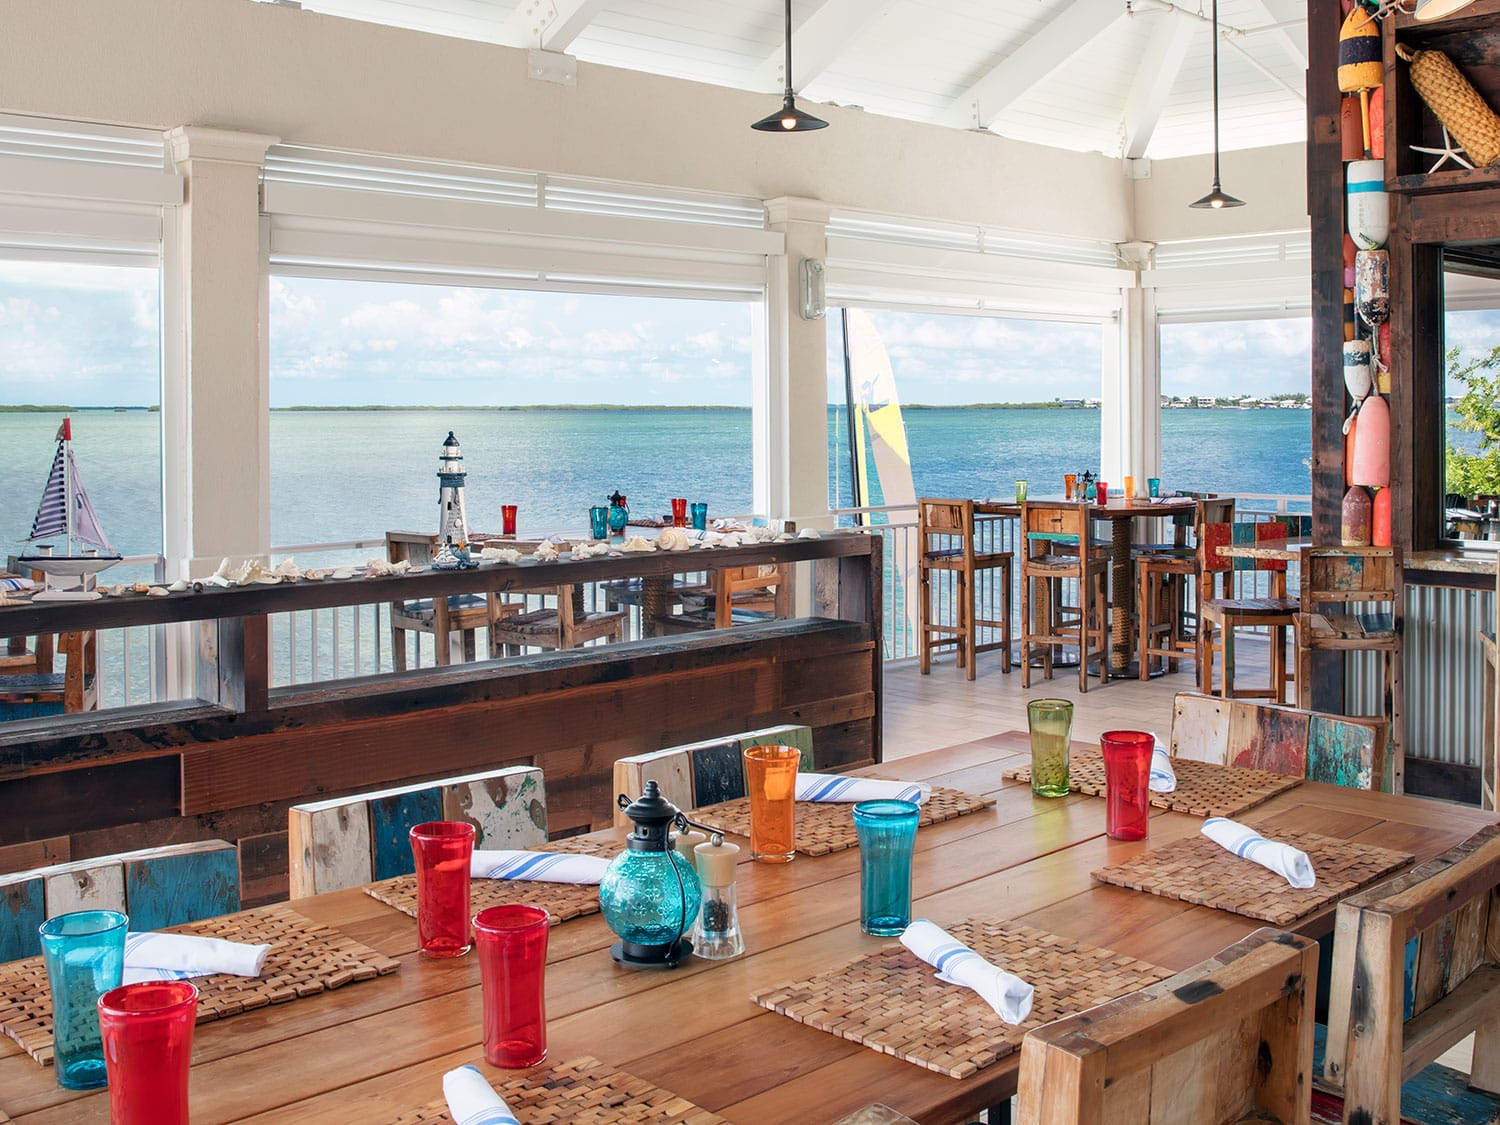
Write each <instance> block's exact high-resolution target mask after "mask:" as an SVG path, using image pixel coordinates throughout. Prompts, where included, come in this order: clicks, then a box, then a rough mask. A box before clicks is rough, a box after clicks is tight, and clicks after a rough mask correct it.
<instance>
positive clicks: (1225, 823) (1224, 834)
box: [1201, 816, 1318, 890]
mask: <svg viewBox="0 0 1500 1125" xmlns="http://www.w3.org/2000/svg"><path fill="white" fill-rule="evenodd" d="M1201 831H1202V832H1203V834H1204V835H1205V836H1207V837H1208V838H1209V839H1210V840H1212V841H1213V842H1214V843H1216V844H1218V845H1219V847H1221V848H1224V849H1226V850H1228V851H1231V852H1233V853H1234V854H1235V855H1237V856H1239V857H1240V858H1242V859H1248V860H1250V861H1252V862H1254V863H1258V864H1260V865H1261V866H1262V867H1264V868H1266V869H1267V870H1268V871H1274V872H1276V874H1278V875H1280V876H1281V877H1282V878H1283V879H1285V880H1286V881H1287V882H1288V883H1290V884H1291V885H1292V886H1294V887H1296V888H1297V889H1298V890H1306V889H1307V888H1309V887H1313V886H1316V885H1317V882H1318V880H1317V876H1316V875H1314V874H1313V867H1312V860H1310V859H1308V858H1307V853H1306V852H1300V851H1298V850H1297V849H1296V848H1294V847H1291V846H1290V845H1287V844H1278V843H1277V842H1276V841H1275V840H1267V839H1266V838H1265V837H1264V836H1262V835H1261V834H1260V833H1259V832H1257V831H1255V829H1253V828H1249V827H1247V826H1246V825H1243V824H1241V823H1239V821H1236V820H1230V819H1229V818H1228V817H1223V816H1211V817H1209V818H1208V819H1207V820H1205V821H1204V822H1203V828H1202V830H1201Z"/></svg>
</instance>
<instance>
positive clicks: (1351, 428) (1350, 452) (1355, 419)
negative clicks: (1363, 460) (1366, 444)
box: [1344, 411, 1359, 488]
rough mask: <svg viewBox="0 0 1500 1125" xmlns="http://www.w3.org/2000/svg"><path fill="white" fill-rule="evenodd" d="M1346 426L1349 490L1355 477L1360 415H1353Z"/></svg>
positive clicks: (1347, 485)
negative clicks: (1355, 433) (1355, 441)
mask: <svg viewBox="0 0 1500 1125" xmlns="http://www.w3.org/2000/svg"><path fill="white" fill-rule="evenodd" d="M1344 424H1345V425H1346V426H1347V427H1348V429H1346V430H1345V431H1344V487H1345V488H1348V487H1349V485H1350V484H1351V483H1352V482H1351V481H1350V479H1349V478H1350V477H1352V476H1353V475H1354V432H1355V430H1357V429H1358V428H1359V413H1358V412H1357V411H1356V412H1355V413H1354V414H1351V415H1350V416H1349V420H1348V421H1347V422H1345V423H1344Z"/></svg>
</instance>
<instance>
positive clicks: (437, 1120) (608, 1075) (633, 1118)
mask: <svg viewBox="0 0 1500 1125" xmlns="http://www.w3.org/2000/svg"><path fill="white" fill-rule="evenodd" d="M495 1090H496V1092H497V1093H499V1095H500V1096H501V1097H502V1098H504V1099H505V1104H506V1105H507V1106H509V1107H510V1111H511V1112H512V1113H513V1114H515V1115H516V1117H517V1118H518V1119H519V1120H520V1121H521V1122H522V1125H554V1123H556V1125H564V1123H573V1122H576V1123H577V1125H611V1123H615V1125H625V1123H628V1125H668V1123H671V1125H727V1123H726V1122H725V1121H724V1119H723V1118H722V1117H720V1116H718V1115H717V1114H713V1113H709V1112H708V1110H706V1109H700V1108H699V1107H698V1106H696V1105H694V1104H693V1103H692V1102H690V1101H688V1100H687V1099H686V1098H679V1097H678V1096H677V1095H676V1094H673V1093H671V1092H669V1091H667V1090H663V1089H662V1088H661V1087H659V1086H653V1085H652V1084H651V1083H649V1082H647V1081H646V1080H645V1079H644V1078H637V1077H635V1075H633V1074H626V1073H625V1072H624V1071H623V1070H611V1069H610V1068H609V1067H607V1066H605V1065H604V1064H603V1063H601V1062H600V1061H599V1060H598V1059H594V1058H589V1057H588V1056H584V1057H583V1058H578V1059H574V1060H572V1061H571V1062H565V1063H556V1064H553V1065H543V1066H538V1067H534V1068H532V1069H531V1070H529V1071H527V1072H526V1073H525V1074H517V1075H515V1076H514V1077H510V1078H506V1079H505V1080H504V1081H503V1082H500V1083H499V1084H497V1085H495ZM390 1125H453V1118H452V1117H450V1116H449V1114H448V1105H447V1103H446V1102H443V1101H441V1100H440V1101H435V1102H430V1103H428V1104H427V1105H425V1106H423V1107H422V1108H421V1109H414V1110H412V1111H411V1112H409V1113H403V1114H402V1115H401V1116H400V1117H397V1118H395V1119H394V1120H392V1121H391V1123H390Z"/></svg>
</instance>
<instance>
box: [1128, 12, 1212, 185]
mask: <svg viewBox="0 0 1500 1125" xmlns="http://www.w3.org/2000/svg"><path fill="white" fill-rule="evenodd" d="M1133 18H1136V19H1140V18H1142V17H1140V16H1136V17H1133ZM1151 18H1153V19H1155V20H1156V21H1157V23H1156V27H1155V29H1154V30H1153V31H1152V32H1151V40H1150V42H1148V43H1147V44H1146V50H1145V51H1144V52H1142V54H1141V61H1140V65H1139V66H1138V67H1137V68H1136V72H1135V78H1134V80H1133V81H1132V82H1131V84H1130V93H1129V95H1128V96H1127V97H1126V99H1125V138H1124V140H1125V144H1124V149H1123V151H1122V153H1121V155H1122V156H1124V157H1125V158H1126V159H1127V160H1134V159H1137V158H1138V157H1142V156H1145V155H1146V149H1147V147H1148V146H1150V144H1151V135H1152V134H1153V133H1155V132H1156V124H1157V122H1158V121H1160V120H1161V115H1162V110H1164V109H1166V107H1167V99H1168V98H1170V97H1171V94H1172V87H1173V85H1175V84H1176V82H1177V75H1178V72H1179V71H1181V70H1182V63H1183V60H1185V59H1186V58H1187V53H1188V48H1189V47H1190V46H1191V45H1192V42H1193V40H1194V39H1195V38H1196V37H1197V35H1198V24H1197V22H1196V21H1195V20H1190V19H1184V18H1182V17H1181V16H1178V15H1177V14H1175V13H1172V12H1163V13H1161V14H1159V15H1156V16H1153V17H1151Z"/></svg>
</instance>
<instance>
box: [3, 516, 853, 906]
mask: <svg viewBox="0 0 1500 1125" xmlns="http://www.w3.org/2000/svg"><path fill="white" fill-rule="evenodd" d="M881 559H882V555H881V540H880V539H879V538H878V537H872V536H867V535H864V534H861V533H855V532H849V533H839V532H830V533H826V534H825V535H824V536H823V537H821V538H818V539H795V540H791V541H787V542H767V543H761V544H756V545H751V546H744V547H734V548H727V549H725V548H715V549H713V550H693V551H681V552H653V553H641V554H629V555H623V556H619V557H605V556H601V557H594V558H589V559H584V560H579V561H576V562H575V561H571V560H570V559H569V558H567V557H566V556H565V557H564V558H562V559H560V560H558V561H555V562H536V561H534V560H531V559H526V560H523V561H522V562H520V563H517V564H514V565H511V564H494V565H485V566H483V567H481V568H479V569H474V570H465V571H431V570H429V571H424V572H422V573H419V574H414V575H402V576H390V577H376V578H359V579H350V580H345V581H333V580H327V579H325V580H323V581H319V582H314V581H306V580H302V581H297V582H283V583H279V584H276V585H254V586H243V587H232V588H216V587H208V588H205V589H203V590H201V591H184V592H182V593H176V594H171V595H169V596H167V597H145V596H135V597H131V598H104V599H102V600H99V601H92V602H51V603H37V604H31V605H21V606H6V607H0V639H3V638H5V637H9V636H20V635H32V634H37V633H45V632H59V631H64V630H69V629H109V628H119V627H123V626H127V625H155V624H162V623H174V622H199V623H201V624H200V625H199V627H198V628H199V644H198V657H197V677H196V681H197V685H198V687H197V694H198V697H199V698H197V699H192V700H187V701H183V702H176V703H166V704H154V705H150V706H136V707H125V708H117V709H113V710H108V711H100V712H92V713H87V714H81V715H68V716H50V717H47V718H38V719H31V720H25V721H21V722H13V723H7V724H4V725H3V726H0V870H18V869H20V868H23V867H26V866H31V865H34V864H37V863H41V862H46V861H49V860H51V859H55V858H70V857H71V858H84V857H88V856H93V855H100V854H106V853H110V852H116V851H122V850H127V849H131V848H138V847H147V846H153V845H160V844H166V843H174V842H178V841H183V840H192V839H203V838H212V837H218V838H221V839H227V840H230V841H234V842H237V843H238V844H239V847H240V862H241V875H242V880H243V883H244V889H245V896H246V899H247V901H259V900H262V899H267V898H273V897H278V896H279V895H282V894H284V893H285V886H286V861H287V853H286V828H287V820H286V810H287V808H288V807H289V806H290V805H292V804H296V803H298V802H301V801H307V800H312V799H317V798H322V797H328V796H333V795H336V794H340V793H345V792H354V791H360V790H368V789H373V788H376V787H380V786H385V785H389V784H394V783H397V782H400V781H403V780H407V779H418V778H430V777H439V776H443V775H446V774H459V773H464V772H468V771H476V770H480V769H487V768H492V767H498V766H503V765H536V766H539V767H541V768H542V769H543V770H544V771H545V772H546V781H547V797H548V811H549V830H550V831H551V832H552V833H553V834H554V835H557V834H568V833H570V832H574V831H579V830H589V829H594V828H601V827H604V826H606V825H608V824H609V823H610V815H611V808H612V806H611V799H612V797H613V794H612V793H611V792H610V776H611V770H612V767H613V763H614V761H615V760H616V759H617V758H620V757H624V756H626V755H630V754H637V753H642V752H645V751H649V750H655V749H659V748H661V747H664V746H670V745H673V744H677V743H684V742H690V741H693V740H696V739H700V738H710V737H716V736H720V735H724V734H728V733H732V732H734V731H738V730H752V729H755V728H757V727H764V726H770V725H774V724H777V723H787V722H795V723H802V724H806V725H808V726H810V727H812V728H813V731H814V744H815V746H816V748H817V760H818V765H819V767H820V768H824V767H826V768H829V769H842V768H846V767H848V766H852V765H859V764H865V763H870V762H877V761H879V760H880V756H881V751H880V674H881V656H882V654H881V612H882V610H881V601H880V598H881ZM770 563H791V564H797V563H805V564H809V565H810V566H811V568H812V574H813V580H812V588H813V596H812V603H813V604H812V605H811V606H810V607H806V608H804V609H801V610H800V612H802V613H804V616H801V617H797V618H793V619H789V620H780V621H767V622H765V623H760V624H753V625H745V626H740V627H737V628H734V629H730V630H724V631H710V632H703V633H695V634H690V635H685V636H673V637H661V638H648V639H643V640H636V641H628V642H625V643H623V644H615V645H606V646H602V647H591V648H583V649H575V650H571V651H563V652H549V653H545V654H541V655H528V656H519V657H512V658H509V659H504V660H494V661H482V662H479V663H472V664H462V665H455V666H449V667H443V668H424V669H420V670H416V671H409V672H403V673H389V674H383V675H378V676H366V677H359V678H353V679H343V680H334V681H324V682H320V683H316V684H306V685H296V686H293V687H285V688H271V687H270V686H269V649H268V642H267V637H268V628H267V619H266V615H267V614H272V613H288V612H293V611H299V610H310V609H321V608H327V607H333V606H347V605H360V604H366V603H372V602H390V601H405V600H411V599H415V598H432V597H445V596H449V595H454V594H463V593H473V592H492V591H506V590H538V589H543V588H547V587H556V586H560V585H565V584H572V583H592V582H605V581H609V580H612V579H618V578H637V577H640V578H645V579H651V578H662V579H667V580H670V577H671V575H672V574H673V573H682V572H691V571H701V570H703V569H705V568H709V567H715V566H751V565H760V564H770Z"/></svg>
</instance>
